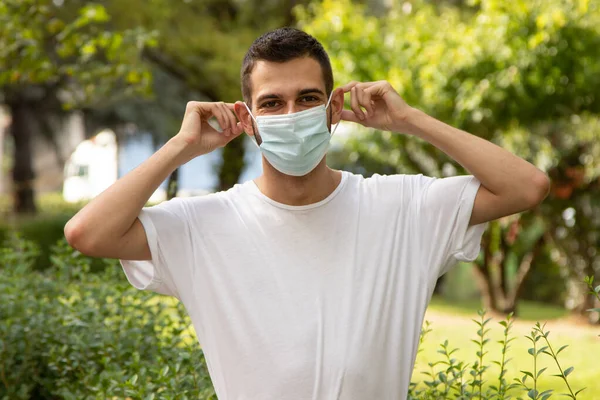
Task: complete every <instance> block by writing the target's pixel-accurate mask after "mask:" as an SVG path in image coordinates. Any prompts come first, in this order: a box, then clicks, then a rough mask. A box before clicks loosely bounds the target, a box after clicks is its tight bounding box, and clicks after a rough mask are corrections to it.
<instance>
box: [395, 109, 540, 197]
mask: <svg viewBox="0 0 600 400" xmlns="http://www.w3.org/2000/svg"><path fill="white" fill-rule="evenodd" d="M406 123H407V125H408V126H409V127H410V128H409V129H410V132H408V133H410V134H413V135H415V136H418V137H420V138H421V139H423V140H426V141H427V142H429V143H431V144H432V145H434V146H435V147H437V148H438V149H440V150H442V151H443V152H444V153H446V154H447V155H448V156H450V157H451V158H452V159H454V160H455V161H457V162H458V163H459V164H460V165H462V166H463V167H464V168H465V169H466V170H467V171H469V172H470V173H471V174H473V175H474V176H475V177H476V178H477V179H478V180H479V181H480V182H481V184H482V185H483V186H484V187H485V188H486V189H488V190H489V191H490V192H491V193H493V194H494V195H496V196H502V195H511V196H523V201H527V202H529V201H530V200H531V201H534V202H535V201H536V199H537V198H538V197H539V196H542V197H543V196H545V194H546V193H543V194H542V193H538V192H540V191H542V192H543V191H545V190H546V184H545V183H546V182H547V178H546V175H545V174H544V173H543V172H542V171H540V170H539V169H538V168H536V167H535V166H534V165H532V164H530V163H529V162H527V161H525V160H523V159H522V158H519V157H517V156H515V155H514V154H512V153H511V152H509V151H507V150H505V149H503V148H501V147H499V146H497V145H495V144H493V143H491V142H489V141H487V140H484V139H482V138H479V137H477V136H475V135H471V134H469V133H467V132H465V131H462V130H460V129H456V128H454V127H452V126H450V125H447V124H445V123H443V122H441V121H438V120H437V119H435V118H433V117H430V116H428V115H427V114H425V113H423V112H421V111H419V110H416V109H415V110H414V111H411V113H410V114H409V116H408V117H407V120H406ZM532 182H535V183H536V184H534V185H532Z"/></svg>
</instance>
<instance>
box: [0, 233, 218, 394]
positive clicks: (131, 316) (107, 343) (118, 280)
mask: <svg viewBox="0 0 600 400" xmlns="http://www.w3.org/2000/svg"><path fill="white" fill-rule="evenodd" d="M38 254H39V249H38V248H37V246H36V245H35V244H34V243H33V242H30V241H22V240H13V241H12V243H11V246H10V248H5V249H2V252H1V253H0V263H2V265H4V268H2V269H0V399H6V400H8V399H11V400H13V399H57V398H59V399H107V398H112V397H117V398H125V397H131V398H135V399H138V398H140V399H141V398H143V399H146V398H148V399H152V398H160V399H175V398H177V399H186V398H194V399H198V398H202V399H207V398H208V399H210V398H214V391H213V389H212V386H211V383H210V379H209V377H208V373H207V371H206V367H205V363H204V357H203V354H202V351H201V350H200V348H199V346H198V344H197V341H196V340H194V339H193V338H191V339H190V338H189V337H187V336H186V334H185V332H186V328H187V327H188V326H189V319H188V317H187V315H186V313H185V310H184V309H183V307H182V306H181V305H177V307H172V306H170V305H165V303H164V302H161V301H159V300H160V299H161V298H160V297H159V296H156V295H153V294H151V293H146V292H140V291H137V290H136V289H134V288H132V287H130V286H129V285H128V283H127V282H126V280H125V279H123V276H122V273H121V272H120V270H119V267H118V265H116V262H114V261H110V262H107V264H108V265H107V268H105V271H104V272H102V273H99V274H90V273H89V269H90V265H89V259H87V258H86V257H82V256H81V255H80V254H78V253H77V252H73V251H72V250H71V249H70V248H69V247H68V246H67V245H66V244H65V243H64V242H62V243H61V244H60V245H58V246H57V247H55V248H54V255H53V257H52V263H53V265H52V267H51V268H50V269H47V270H46V271H44V272H34V271H32V265H33V263H34V260H35V259H36V256H37V255H38ZM188 336H189V335H188Z"/></svg>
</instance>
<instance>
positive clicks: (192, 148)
mask: <svg viewBox="0 0 600 400" xmlns="http://www.w3.org/2000/svg"><path fill="white" fill-rule="evenodd" d="M211 117H215V118H216V119H217V121H218V122H219V125H220V126H221V129H222V130H223V131H222V132H219V131H217V130H216V129H215V128H213V127H212V126H210V124H209V123H208V120H209V118H211ZM243 131H244V129H243V127H242V124H241V123H239V122H238V121H237V118H236V116H235V114H234V112H233V104H231V103H223V102H218V103H208V102H198V101H190V102H189V103H187V106H186V108H185V116H184V117H183V122H182V123H181V129H180V130H179V133H178V134H177V135H176V136H175V137H176V138H177V139H182V140H183V142H184V143H185V144H186V147H188V149H189V152H186V153H188V155H189V158H190V159H191V158H195V157H198V156H201V155H203V154H208V153H210V152H211V151H213V150H215V149H217V148H219V147H223V146H225V145H226V144H227V143H229V142H230V141H232V140H233V139H235V138H236V137H238V136H239V135H240V134H241V133H242V132H243Z"/></svg>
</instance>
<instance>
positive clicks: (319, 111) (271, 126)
mask: <svg viewBox="0 0 600 400" xmlns="http://www.w3.org/2000/svg"><path fill="white" fill-rule="evenodd" d="M330 102H331V96H329V100H328V101H327V105H326V106H324V105H320V106H317V107H313V108H310V109H308V110H304V111H300V112H297V113H293V114H282V115H267V116H258V117H256V118H255V117H254V115H252V111H250V108H248V105H247V104H246V103H244V105H245V106H246V108H247V109H248V112H249V113H250V116H252V119H253V120H254V122H256V125H257V127H258V133H259V135H260V138H261V139H262V142H261V144H260V145H258V142H257V141H256V136H255V137H254V140H255V143H256V144H257V145H258V147H259V148H260V151H261V152H262V154H263V155H264V156H265V158H266V159H267V161H269V163H270V164H271V165H272V166H273V167H274V168H275V169H276V170H278V171H279V172H281V173H283V174H286V175H291V176H304V175H306V174H308V173H309V172H311V171H312V170H313V169H315V168H316V166H317V165H319V163H320V162H321V160H322V159H323V157H324V156H325V154H326V153H327V150H328V149H329V141H330V140H331V136H333V134H334V133H335V129H337V126H338V125H339V123H338V124H337V125H336V126H335V128H334V130H333V132H332V133H329V129H328V128H327V108H328V107H329V103H330Z"/></svg>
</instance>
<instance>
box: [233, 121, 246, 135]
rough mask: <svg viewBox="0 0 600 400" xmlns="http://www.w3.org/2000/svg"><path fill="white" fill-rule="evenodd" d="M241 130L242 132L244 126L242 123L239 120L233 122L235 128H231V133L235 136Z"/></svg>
mask: <svg viewBox="0 0 600 400" xmlns="http://www.w3.org/2000/svg"><path fill="white" fill-rule="evenodd" d="M243 132H244V126H243V125H242V123H241V122H237V123H236V124H235V128H233V134H234V135H236V136H237V135H239V134H241V133H243Z"/></svg>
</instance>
